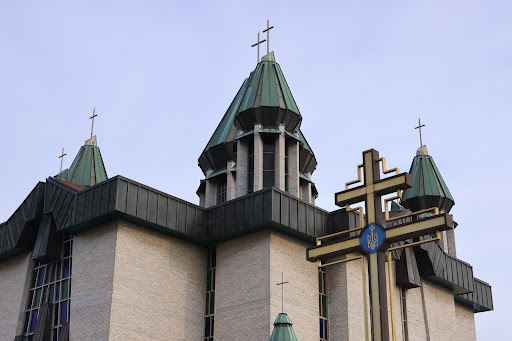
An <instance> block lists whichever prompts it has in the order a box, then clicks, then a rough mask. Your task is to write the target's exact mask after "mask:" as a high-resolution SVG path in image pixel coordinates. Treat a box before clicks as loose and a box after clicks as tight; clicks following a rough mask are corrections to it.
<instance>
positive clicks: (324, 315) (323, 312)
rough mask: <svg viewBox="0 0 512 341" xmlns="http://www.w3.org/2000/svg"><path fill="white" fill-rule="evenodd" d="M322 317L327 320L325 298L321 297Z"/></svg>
mask: <svg viewBox="0 0 512 341" xmlns="http://www.w3.org/2000/svg"><path fill="white" fill-rule="evenodd" d="M322 317H325V318H327V296H325V295H322Z"/></svg>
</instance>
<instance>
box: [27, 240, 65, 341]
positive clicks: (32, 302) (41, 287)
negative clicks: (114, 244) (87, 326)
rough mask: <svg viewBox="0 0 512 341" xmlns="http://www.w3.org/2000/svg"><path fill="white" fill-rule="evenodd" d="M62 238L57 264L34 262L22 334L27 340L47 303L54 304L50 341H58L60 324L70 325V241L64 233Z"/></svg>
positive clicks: (29, 338) (31, 335)
mask: <svg viewBox="0 0 512 341" xmlns="http://www.w3.org/2000/svg"><path fill="white" fill-rule="evenodd" d="M62 239H63V240H62V248H61V257H60V259H59V260H58V261H54V262H51V263H43V262H34V268H33V270H32V280H31V281H30V289H29V292H28V299H27V308H26V310H25V322H24V324H23V334H24V335H26V336H27V340H31V339H32V338H33V336H34V331H35V328H36V324H37V317H38V315H39V309H40V307H41V305H43V304H44V303H46V301H48V302H51V303H53V322H52V337H51V340H53V341H58V340H59V336H60V332H61V330H62V325H64V324H66V323H69V308H70V306H69V304H70V297H71V273H72V269H71V267H72V253H73V252H72V251H73V238H72V236H71V235H68V234H64V235H63V238H62Z"/></svg>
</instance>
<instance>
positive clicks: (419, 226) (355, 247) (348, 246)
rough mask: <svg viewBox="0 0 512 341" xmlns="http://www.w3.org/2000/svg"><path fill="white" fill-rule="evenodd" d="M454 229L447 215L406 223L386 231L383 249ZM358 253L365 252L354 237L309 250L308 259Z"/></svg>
mask: <svg viewBox="0 0 512 341" xmlns="http://www.w3.org/2000/svg"><path fill="white" fill-rule="evenodd" d="M452 228H453V220H452V216H451V215H450V214H446V213H445V214H439V215H436V216H432V217H427V218H425V219H421V220H419V221H417V222H413V223H404V224H402V225H397V226H392V227H389V228H387V229H385V231H386V240H385V243H384V244H383V246H382V247H381V249H382V248H383V249H387V248H388V246H389V244H392V243H395V242H398V241H402V240H407V239H411V238H418V237H421V236H424V235H427V234H431V233H435V232H436V231H445V230H450V229H452ZM356 251H363V249H362V247H361V245H360V243H359V236H358V235H357V236H353V237H351V238H350V239H348V240H344V241H339V242H333V243H329V244H324V245H320V246H317V247H313V248H309V249H308V250H307V259H308V260H309V261H310V262H315V261H317V260H321V259H328V258H331V257H337V256H343V255H346V254H348V253H352V252H356Z"/></svg>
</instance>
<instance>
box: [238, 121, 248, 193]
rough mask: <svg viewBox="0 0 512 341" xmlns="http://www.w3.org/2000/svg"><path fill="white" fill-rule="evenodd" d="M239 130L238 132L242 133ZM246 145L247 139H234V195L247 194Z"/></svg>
mask: <svg viewBox="0 0 512 341" xmlns="http://www.w3.org/2000/svg"><path fill="white" fill-rule="evenodd" d="M242 133H243V132H242V131H241V132H240V133H239V134H242ZM248 152H249V151H248V146H247V139H244V140H237V141H236V190H235V197H241V196H243V195H246V194H247V185H248V179H247V176H248V175H247V172H248V167H249V165H248V157H249V156H248Z"/></svg>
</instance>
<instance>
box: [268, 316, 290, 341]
mask: <svg viewBox="0 0 512 341" xmlns="http://www.w3.org/2000/svg"><path fill="white" fill-rule="evenodd" d="M270 341H297V337H296V336H295V332H294V331H293V327H292V320H290V318H289V317H288V315H287V314H286V313H280V314H279V315H277V318H276V321H275V322H274V330H273V331H272V335H271V336H270Z"/></svg>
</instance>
